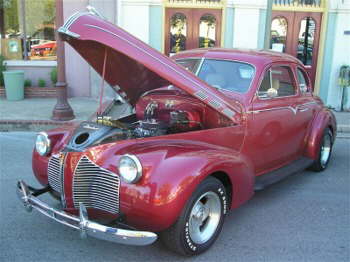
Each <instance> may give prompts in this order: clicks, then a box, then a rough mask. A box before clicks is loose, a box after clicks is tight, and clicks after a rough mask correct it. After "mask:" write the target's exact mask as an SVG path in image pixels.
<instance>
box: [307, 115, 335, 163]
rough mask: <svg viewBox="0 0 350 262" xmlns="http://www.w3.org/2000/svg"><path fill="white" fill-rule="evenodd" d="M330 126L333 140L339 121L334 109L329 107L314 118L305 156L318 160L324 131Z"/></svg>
mask: <svg viewBox="0 0 350 262" xmlns="http://www.w3.org/2000/svg"><path fill="white" fill-rule="evenodd" d="M327 127H328V128H330V129H331V130H332V132H333V142H334V139H335V137H336V135H337V122H336V118H335V116H334V114H333V112H332V111H330V110H329V109H327V108H324V109H323V110H321V111H319V112H318V114H317V115H316V117H315V118H314V120H313V122H312V125H311V128H310V131H309V135H308V136H307V143H306V151H305V156H307V157H309V158H311V159H314V160H316V159H317V158H318V152H319V150H320V145H321V140H322V136H323V131H324V130H325V128H327Z"/></svg>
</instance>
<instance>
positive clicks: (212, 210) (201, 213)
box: [189, 192, 222, 244]
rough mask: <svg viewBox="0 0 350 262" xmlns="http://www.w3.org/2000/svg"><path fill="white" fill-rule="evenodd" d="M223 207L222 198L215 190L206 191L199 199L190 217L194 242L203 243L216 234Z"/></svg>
mask: <svg viewBox="0 0 350 262" xmlns="http://www.w3.org/2000/svg"><path fill="white" fill-rule="evenodd" d="M221 208H222V207H221V201H220V198H219V196H218V195H217V194H215V193H214V192H206V193H204V194H203V195H202V196H201V197H200V198H199V199H198V200H197V202H196V203H195V204H194V206H193V208H192V210H191V214H190V219H189V233H190V237H191V239H192V241H193V242H194V243H196V244H203V243H205V242H206V241H208V240H209V239H210V238H211V237H212V236H213V235H214V233H215V231H216V229H217V227H218V225H219V222H220V216H221Z"/></svg>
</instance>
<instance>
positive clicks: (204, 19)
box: [165, 8, 222, 55]
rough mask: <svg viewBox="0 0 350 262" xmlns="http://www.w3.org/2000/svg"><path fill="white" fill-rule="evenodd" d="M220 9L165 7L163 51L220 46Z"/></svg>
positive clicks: (171, 51)
mask: <svg viewBox="0 0 350 262" xmlns="http://www.w3.org/2000/svg"><path fill="white" fill-rule="evenodd" d="M221 16H222V10H221V9H196V8H166V9H165V53H166V54H167V55H172V54H175V53H177V52H179V51H183V50H188V49H193V48H201V47H214V46H220V43H221Z"/></svg>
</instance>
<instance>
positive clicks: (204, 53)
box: [173, 48, 301, 65]
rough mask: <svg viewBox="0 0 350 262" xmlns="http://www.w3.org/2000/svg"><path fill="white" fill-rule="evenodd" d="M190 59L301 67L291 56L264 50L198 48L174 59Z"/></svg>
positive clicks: (182, 53)
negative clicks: (282, 64) (286, 63)
mask: <svg viewBox="0 0 350 262" xmlns="http://www.w3.org/2000/svg"><path fill="white" fill-rule="evenodd" d="M189 57H206V58H212V59H229V60H239V61H244V62H247V63H251V64H255V65H257V64H262V65H265V64H269V63H273V62H292V63H297V64H300V65H301V62H300V61H299V60H298V59H297V58H295V57H293V56H291V55H288V54H285V53H280V52H276V51H272V50H264V49H241V48H240V49H238V48H233V49H232V48H198V49H192V50H186V51H183V52H180V53H178V54H176V55H174V56H173V59H181V58H189Z"/></svg>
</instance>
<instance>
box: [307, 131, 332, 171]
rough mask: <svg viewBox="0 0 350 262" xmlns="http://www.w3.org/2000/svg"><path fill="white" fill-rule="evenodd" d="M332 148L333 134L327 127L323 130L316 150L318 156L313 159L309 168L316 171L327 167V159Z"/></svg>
mask: <svg viewBox="0 0 350 262" xmlns="http://www.w3.org/2000/svg"><path fill="white" fill-rule="evenodd" d="M332 148H333V134H332V131H331V130H330V129H329V128H326V129H325V130H324V132H323V137H322V141H321V145H320V149H319V152H318V158H317V159H316V160H315V161H314V163H313V164H312V166H311V169H312V170H314V171H317V172H320V171H323V170H325V169H326V168H327V165H328V163H329V160H330V158H331V155H332Z"/></svg>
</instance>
